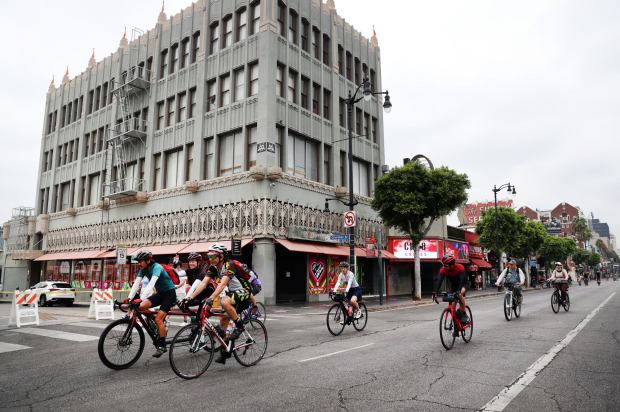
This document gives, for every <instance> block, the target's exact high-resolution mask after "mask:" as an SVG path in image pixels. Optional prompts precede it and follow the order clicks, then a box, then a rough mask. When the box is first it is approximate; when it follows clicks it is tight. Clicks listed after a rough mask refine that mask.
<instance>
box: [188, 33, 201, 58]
mask: <svg viewBox="0 0 620 412" xmlns="http://www.w3.org/2000/svg"><path fill="white" fill-rule="evenodd" d="M198 52H200V31H197V32H196V33H194V34H193V36H192V55H191V59H190V62H191V63H196V59H198Z"/></svg>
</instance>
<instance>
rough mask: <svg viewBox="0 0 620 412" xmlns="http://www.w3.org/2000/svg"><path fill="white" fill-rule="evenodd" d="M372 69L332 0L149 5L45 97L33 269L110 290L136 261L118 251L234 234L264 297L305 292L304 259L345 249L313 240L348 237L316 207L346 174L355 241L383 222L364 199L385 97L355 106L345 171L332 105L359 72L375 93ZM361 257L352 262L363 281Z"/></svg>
mask: <svg viewBox="0 0 620 412" xmlns="http://www.w3.org/2000/svg"><path fill="white" fill-rule="evenodd" d="M380 63H381V59H380V51H379V47H378V41H377V38H376V36H374V35H373V37H372V38H371V39H367V38H365V37H364V36H362V35H361V34H360V33H359V32H358V31H356V30H355V29H354V28H353V27H352V26H351V25H350V24H349V23H347V22H346V21H345V20H344V19H343V18H342V17H340V16H339V15H338V14H337V12H336V9H335V4H334V1H333V0H328V1H327V2H326V3H323V2H321V1H320V0H287V1H280V0H255V1H249V0H235V1H223V0H201V1H198V2H196V3H193V4H192V5H191V6H189V7H187V8H186V9H184V10H182V11H181V12H180V13H178V14H176V15H174V16H172V17H170V18H168V17H167V16H166V15H165V13H164V11H163V10H162V12H161V14H160V16H159V19H158V21H157V23H156V25H155V27H154V28H152V29H150V30H148V31H146V32H141V31H139V30H134V31H133V32H132V34H131V35H130V39H127V36H126V35H123V37H122V39H121V42H120V44H119V48H118V50H117V51H115V52H114V53H113V54H111V55H110V56H107V57H105V58H104V59H103V60H100V61H96V59H95V56H94V53H93V56H92V57H91V60H90V62H89V64H88V67H87V68H86V70H85V71H84V72H82V73H80V74H79V75H78V76H76V77H74V78H69V75H68V71H67V73H66V74H65V77H64V78H63V80H62V84H61V85H60V86H58V87H56V86H55V84H54V83H53V82H52V84H51V85H50V88H49V91H48V94H47V98H46V110H45V113H46V115H45V119H44V127H43V136H42V142H41V149H40V158H41V162H40V174H39V180H38V187H37V203H36V212H37V224H36V239H35V242H34V243H35V244H37V245H38V247H40V248H41V249H42V250H43V251H44V252H45V254H44V255H43V256H41V257H39V258H37V259H36V262H42V266H41V268H40V271H41V274H42V276H43V277H52V278H53V277H60V278H62V279H64V280H69V281H72V282H74V284H75V285H76V286H77V287H92V286H93V285H95V284H100V283H101V282H102V281H103V282H104V283H107V284H111V285H113V286H114V287H122V286H123V284H125V283H127V282H128V281H131V277H132V276H133V274H134V268H132V266H131V265H116V264H115V263H116V262H115V261H114V260H111V259H113V258H114V257H115V248H117V247H119V246H124V247H127V248H128V249H129V250H128V251H129V253H130V254H131V253H135V252H136V251H137V250H138V249H140V248H143V249H144V248H146V249H148V248H151V249H153V250H154V252H155V253H156V254H157V255H158V257H159V258H160V259H161V260H166V259H169V258H170V257H171V256H172V255H173V254H175V253H180V254H181V255H183V254H184V253H187V252H188V251H190V250H198V251H204V249H205V247H206V245H208V244H210V243H212V242H214V241H227V243H230V242H228V241H229V240H230V239H231V238H240V239H244V241H243V243H242V244H243V245H244V247H243V251H242V253H243V259H244V260H245V261H247V262H249V263H251V264H252V266H253V267H254V269H255V270H256V271H257V273H259V274H260V275H261V276H262V277H263V278H264V281H263V284H264V285H265V287H264V289H263V293H262V294H261V295H262V297H263V298H264V299H265V301H267V302H274V301H275V300H276V299H277V300H283V301H286V300H306V299H310V296H309V292H308V289H307V287H306V286H307V285H308V276H310V275H309V274H308V270H307V268H308V267H309V266H308V259H310V257H311V256H314V255H326V256H331V257H333V259H334V260H335V259H336V257H337V256H346V255H347V253H348V252H347V249H346V248H344V247H343V246H339V245H338V244H334V243H333V242H332V243H325V242H329V241H330V236H329V235H330V234H335V233H344V232H345V229H344V227H343V222H342V213H343V212H344V211H345V209H346V208H345V206H344V205H341V204H340V203H338V206H337V205H336V204H335V203H334V204H332V211H331V212H328V211H323V209H324V208H323V206H324V203H325V199H326V198H328V197H339V198H342V197H343V196H344V195H345V194H346V192H347V190H348V189H347V187H346V186H347V182H348V174H349V173H353V177H354V179H353V180H354V184H353V186H354V193H356V198H357V200H358V202H359V204H358V205H357V206H356V210H357V212H358V225H357V227H356V235H357V236H356V240H357V243H358V244H359V245H360V246H362V245H363V243H364V239H365V238H366V237H367V236H369V235H374V234H375V233H376V232H377V230H381V229H382V226H381V225H380V222H379V221H378V218H377V215H376V213H375V212H374V211H373V210H372V209H371V207H370V200H371V196H372V193H373V190H374V181H375V179H376V178H377V177H379V176H380V174H381V173H382V165H383V163H384V149H383V142H384V139H383V119H382V110H381V109H382V103H383V102H382V101H381V99H380V98H377V97H375V96H373V97H372V99H371V101H370V102H368V103H366V102H360V103H358V104H357V105H356V107H355V108H354V111H353V122H352V127H353V132H354V134H355V135H356V136H355V138H354V141H353V169H352V170H348V167H347V156H348V146H347V145H348V143H347V128H346V119H347V117H346V105H345V103H344V99H345V98H346V96H347V94H348V93H349V92H350V91H354V90H355V88H356V87H357V85H359V84H361V83H362V81H363V79H364V78H368V79H369V80H370V81H371V83H372V87H373V89H374V90H381V65H380ZM384 238H386V236H384ZM291 239H295V240H291ZM299 240H304V242H299ZM317 240H321V241H322V242H323V243H316V241H317ZM360 255H363V256H365V254H362V253H361V252H360ZM65 261H68V262H69V265H67V264H64V265H62V267H63V268H64V269H63V270H62V271H61V269H60V267H61V264H60V262H65ZM329 261H330V259H327V262H329ZM300 262H302V263H300ZM362 263H363V262H362ZM328 265H329V263H328ZM374 265H375V263H374V262H372V261H371V260H370V259H368V262H366V263H363V265H361V267H362V270H365V275H364V276H366V277H367V283H368V285H367V287H368V288H370V289H372V288H373V287H374V285H375V284H376V279H374V278H373V277H372V276H373V273H374V272H375V271H376V269H373V268H374V267H375V266H374ZM67 268H69V270H67ZM362 280H364V279H362Z"/></svg>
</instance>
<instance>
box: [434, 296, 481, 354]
mask: <svg viewBox="0 0 620 412" xmlns="http://www.w3.org/2000/svg"><path fill="white" fill-rule="evenodd" d="M441 295H442V301H443V302H448V307H447V308H445V309H444V310H443V311H442V312H441V316H440V317H439V338H440V339H441V344H442V345H443V347H444V348H446V350H450V349H452V347H453V346H454V341H455V340H456V337H457V336H459V334H460V335H461V338H463V340H464V341H465V343H469V342H470V341H471V338H472V336H473V334H474V317H473V315H472V313H471V308H470V307H469V306H467V307H466V309H467V312H468V316H469V321H468V322H467V323H465V324H463V323H462V322H461V320H460V319H459V318H458V316H457V315H456V304H455V302H456V301H458V300H459V294H458V293H442V294H441ZM434 300H435V303H437V304H439V301H438V300H437V297H436V296H435V297H434Z"/></svg>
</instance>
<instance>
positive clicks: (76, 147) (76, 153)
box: [73, 138, 80, 161]
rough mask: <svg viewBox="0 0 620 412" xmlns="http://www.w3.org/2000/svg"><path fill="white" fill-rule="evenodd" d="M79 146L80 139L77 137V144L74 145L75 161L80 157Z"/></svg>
mask: <svg viewBox="0 0 620 412" xmlns="http://www.w3.org/2000/svg"><path fill="white" fill-rule="evenodd" d="M79 147H80V139H79V138H77V139H75V144H74V145H73V160H74V161H76V160H78V157H80V153H79V152H78V148H79Z"/></svg>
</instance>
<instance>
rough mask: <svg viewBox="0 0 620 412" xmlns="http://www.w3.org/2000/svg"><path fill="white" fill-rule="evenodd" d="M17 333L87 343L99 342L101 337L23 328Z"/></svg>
mask: <svg viewBox="0 0 620 412" xmlns="http://www.w3.org/2000/svg"><path fill="white" fill-rule="evenodd" d="M14 331H15V332H19V333H25V334H29V335H38V336H45V337H48V338H55V339H63V340H70V341H74V342H87V341H91V340H98V339H99V336H91V335H81V334H79V333H71V332H62V331H59V330H51V329H35V328H23V329H14Z"/></svg>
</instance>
